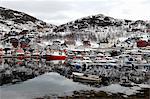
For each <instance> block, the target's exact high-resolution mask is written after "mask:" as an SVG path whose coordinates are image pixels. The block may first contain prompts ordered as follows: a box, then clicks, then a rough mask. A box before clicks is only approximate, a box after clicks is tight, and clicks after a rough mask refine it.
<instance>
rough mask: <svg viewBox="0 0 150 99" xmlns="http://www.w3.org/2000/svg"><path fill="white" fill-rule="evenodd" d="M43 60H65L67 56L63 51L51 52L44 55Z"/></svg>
mask: <svg viewBox="0 0 150 99" xmlns="http://www.w3.org/2000/svg"><path fill="white" fill-rule="evenodd" d="M45 58H46V60H47V61H51V60H65V59H66V58H67V55H66V54H65V51H64V50H51V51H49V52H48V53H46V55H45Z"/></svg>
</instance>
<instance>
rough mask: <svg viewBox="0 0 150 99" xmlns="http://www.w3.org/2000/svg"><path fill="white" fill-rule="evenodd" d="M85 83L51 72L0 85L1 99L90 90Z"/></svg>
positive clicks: (29, 97)
mask: <svg viewBox="0 0 150 99" xmlns="http://www.w3.org/2000/svg"><path fill="white" fill-rule="evenodd" d="M92 89H96V88H92V87H90V86H87V85H83V84H79V83H77V82H73V81H72V80H70V79H67V78H65V77H63V76H61V75H59V74H58V73H55V72H51V73H46V74H44V75H41V76H38V77H36V78H34V79H31V80H28V81H25V82H23V83H18V84H15V85H4V86H1V87H0V98H1V99H31V98H35V97H40V96H44V95H51V96H52V97H55V96H58V95H61V96H62V95H68V94H71V93H72V91H75V90H92Z"/></svg>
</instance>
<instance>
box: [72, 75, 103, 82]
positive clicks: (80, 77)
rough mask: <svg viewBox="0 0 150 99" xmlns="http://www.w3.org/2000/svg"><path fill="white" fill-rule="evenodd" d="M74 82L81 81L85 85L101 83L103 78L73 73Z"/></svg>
mask: <svg viewBox="0 0 150 99" xmlns="http://www.w3.org/2000/svg"><path fill="white" fill-rule="evenodd" d="M72 75H73V80H74V81H79V82H83V83H100V82H101V78H100V77H99V76H97V75H90V74H84V73H77V72H73V73H72Z"/></svg>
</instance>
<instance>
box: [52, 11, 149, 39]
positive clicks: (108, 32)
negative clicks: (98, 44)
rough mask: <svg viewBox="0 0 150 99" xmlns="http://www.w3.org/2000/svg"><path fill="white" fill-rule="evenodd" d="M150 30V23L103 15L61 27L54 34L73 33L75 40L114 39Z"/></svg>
mask: <svg viewBox="0 0 150 99" xmlns="http://www.w3.org/2000/svg"><path fill="white" fill-rule="evenodd" d="M147 29H150V21H143V20H137V21H132V20H125V19H115V18H112V17H109V16H105V15H103V14H98V15H93V16H88V17H84V18H81V19H77V20H75V21H71V22H69V23H66V24H63V25H60V26H58V27H56V28H55V29H54V32H58V33H60V32H62V33H64V32H66V33H69V32H70V33H71V34H72V35H74V37H76V38H75V39H79V38H80V39H83V38H88V39H91V40H93V39H95V40H97V39H98V38H100V39H106V38H107V39H112V38H115V37H122V36H127V35H130V34H131V33H138V32H145V31H146V30H147Z"/></svg>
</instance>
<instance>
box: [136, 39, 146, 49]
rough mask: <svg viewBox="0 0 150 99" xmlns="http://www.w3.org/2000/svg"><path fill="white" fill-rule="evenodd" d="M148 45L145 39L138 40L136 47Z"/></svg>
mask: <svg viewBox="0 0 150 99" xmlns="http://www.w3.org/2000/svg"><path fill="white" fill-rule="evenodd" d="M146 46H148V42H147V41H145V40H139V41H137V47H146Z"/></svg>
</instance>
